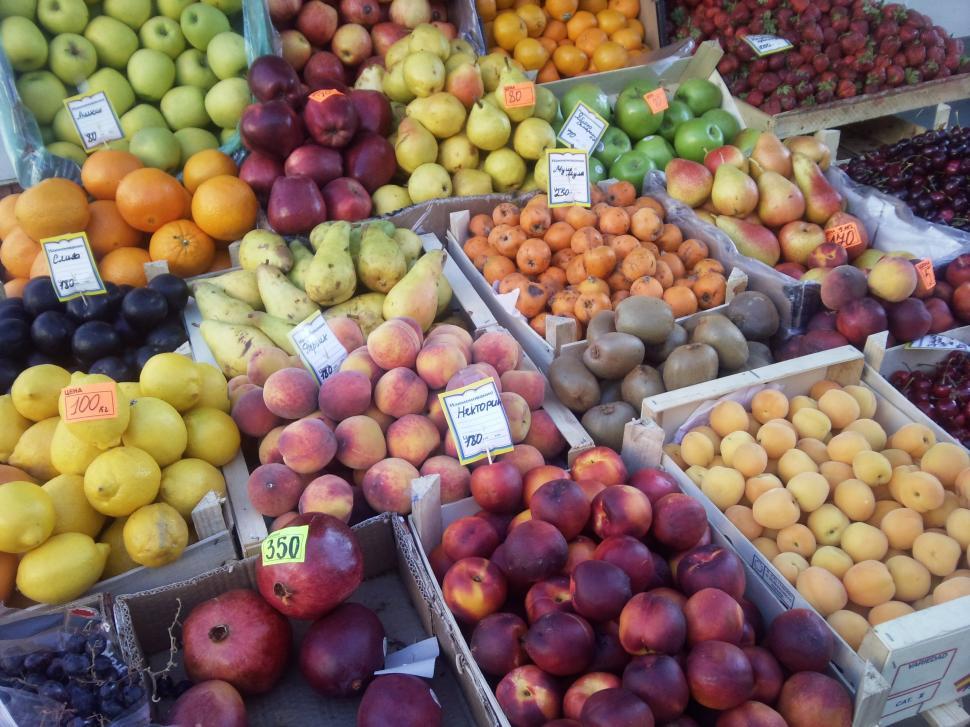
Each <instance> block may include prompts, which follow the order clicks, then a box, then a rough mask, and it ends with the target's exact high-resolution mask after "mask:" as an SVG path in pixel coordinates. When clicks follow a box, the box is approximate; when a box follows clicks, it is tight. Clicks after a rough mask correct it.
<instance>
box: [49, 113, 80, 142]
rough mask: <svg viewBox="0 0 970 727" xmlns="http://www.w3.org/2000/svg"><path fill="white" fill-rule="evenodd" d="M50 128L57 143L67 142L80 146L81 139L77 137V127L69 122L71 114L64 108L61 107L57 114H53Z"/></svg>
mask: <svg viewBox="0 0 970 727" xmlns="http://www.w3.org/2000/svg"><path fill="white" fill-rule="evenodd" d="M52 128H53V131H54V139H56V140H57V141H69V142H71V143H72V144H76V145H77V146H81V137H80V136H78V133H77V127H76V126H74V122H73V121H72V120H71V113H70V112H69V111H68V110H67V108H66V107H64V106H61V108H60V109H58V111H57V113H56V114H54V123H53V125H52Z"/></svg>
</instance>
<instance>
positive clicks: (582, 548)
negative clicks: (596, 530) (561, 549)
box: [563, 535, 596, 575]
mask: <svg viewBox="0 0 970 727" xmlns="http://www.w3.org/2000/svg"><path fill="white" fill-rule="evenodd" d="M595 552H596V542H595V541H594V540H593V539H592V538H587V537H586V536H585V535H580V536H579V537H577V538H575V539H574V540H571V541H569V557H568V558H567V559H566V565H565V566H564V567H563V573H564V574H565V575H572V573H573V570H575V568H576V566H577V565H579V564H580V563H582V562H584V561H587V560H591V559H592V558H593V553H595Z"/></svg>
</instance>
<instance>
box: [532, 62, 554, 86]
mask: <svg viewBox="0 0 970 727" xmlns="http://www.w3.org/2000/svg"><path fill="white" fill-rule="evenodd" d="M559 78H560V76H559V71H558V70H556V64H555V63H553V62H552V61H547V62H546V65H544V66H543V67H542V68H540V69H539V73H537V74H536V83H549V81H558V80H559Z"/></svg>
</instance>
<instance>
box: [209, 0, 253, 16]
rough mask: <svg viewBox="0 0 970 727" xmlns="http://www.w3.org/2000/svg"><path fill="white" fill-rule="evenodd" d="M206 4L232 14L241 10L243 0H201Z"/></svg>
mask: <svg viewBox="0 0 970 727" xmlns="http://www.w3.org/2000/svg"><path fill="white" fill-rule="evenodd" d="M202 2H204V3H205V4H206V5H211V6H212V7H214V8H218V9H219V10H221V11H222V12H223V13H225V14H226V15H232V14H233V13H238V12H239V11H240V10H242V6H243V0H202Z"/></svg>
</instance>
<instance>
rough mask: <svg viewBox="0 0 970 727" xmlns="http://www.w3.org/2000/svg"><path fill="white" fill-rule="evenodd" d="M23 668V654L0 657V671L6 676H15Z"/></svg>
mask: <svg viewBox="0 0 970 727" xmlns="http://www.w3.org/2000/svg"><path fill="white" fill-rule="evenodd" d="M23 668H24V655H23V654H4V655H3V656H2V657H0V670H3V671H5V672H6V673H7V674H17V673H19V672H20V670H21V669H23Z"/></svg>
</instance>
